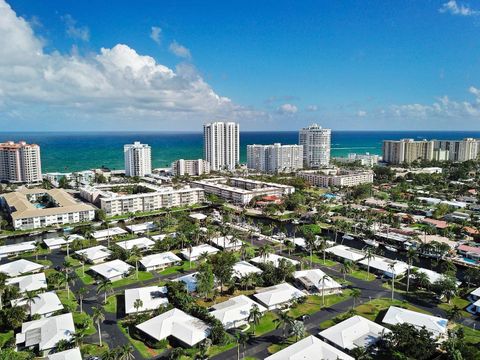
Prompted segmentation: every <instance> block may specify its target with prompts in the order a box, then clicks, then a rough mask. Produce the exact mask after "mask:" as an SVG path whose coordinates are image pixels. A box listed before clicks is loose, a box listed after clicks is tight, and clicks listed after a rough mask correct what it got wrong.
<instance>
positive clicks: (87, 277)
mask: <svg viewBox="0 0 480 360" xmlns="http://www.w3.org/2000/svg"><path fill="white" fill-rule="evenodd" d="M88 269H90V266H89V265H85V276H84V275H83V269H82V266H80V267H78V268H76V269H75V274H77V276H78V278H79V279H80V280H81V281H82V282H83V283H84V284H85V285H93V284H95V279H94V278H93V277H92V276H91V275H89V274H88V273H87V270H88Z"/></svg>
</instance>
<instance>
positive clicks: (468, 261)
mask: <svg viewBox="0 0 480 360" xmlns="http://www.w3.org/2000/svg"><path fill="white" fill-rule="evenodd" d="M463 261H464V262H466V263H469V264H476V263H477V260H473V259H469V258H463Z"/></svg>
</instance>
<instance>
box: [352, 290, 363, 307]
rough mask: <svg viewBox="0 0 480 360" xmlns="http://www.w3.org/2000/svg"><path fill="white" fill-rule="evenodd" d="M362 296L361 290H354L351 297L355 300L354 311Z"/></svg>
mask: <svg viewBox="0 0 480 360" xmlns="http://www.w3.org/2000/svg"><path fill="white" fill-rule="evenodd" d="M361 295H362V292H361V291H360V289H358V288H353V289H352V293H351V296H352V299H353V306H352V309H353V308H355V305H356V302H357V300H358V299H360V296H361Z"/></svg>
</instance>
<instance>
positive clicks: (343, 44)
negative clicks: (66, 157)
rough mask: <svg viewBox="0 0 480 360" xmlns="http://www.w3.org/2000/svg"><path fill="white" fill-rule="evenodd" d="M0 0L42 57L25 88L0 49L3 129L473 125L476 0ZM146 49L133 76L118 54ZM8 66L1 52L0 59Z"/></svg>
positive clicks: (477, 78) (479, 122)
mask: <svg viewBox="0 0 480 360" xmlns="http://www.w3.org/2000/svg"><path fill="white" fill-rule="evenodd" d="M3 1H4V0H0V2H3ZM7 3H8V5H9V6H10V7H11V9H10V10H5V9H4V11H6V14H7V15H8V17H9V18H10V20H11V23H10V22H9V25H8V26H9V29H10V31H9V32H8V33H9V34H11V35H12V37H14V36H15V34H16V31H17V30H18V29H17V28H16V27H17V25H18V28H19V29H20V28H21V29H20V30H22V31H25V26H26V27H30V29H31V31H32V33H31V34H30V35H29V36H31V37H32V38H33V40H32V39H30V40H31V42H35V41H38V43H39V44H37V45H35V46H32V47H30V48H26V49H24V51H25V54H27V53H28V51H37V52H38V51H39V49H40V51H41V52H42V56H41V59H39V60H38V63H36V66H35V69H36V71H37V70H38V68H39V66H40V67H43V71H41V73H39V74H37V75H36V76H35V79H29V81H28V84H29V85H28V87H29V88H30V89H35V90H37V91H38V93H36V94H32V91H29V92H28V93H27V94H23V93H21V92H20V91H19V90H18V89H13V85H12V84H8V81H12V79H11V78H10V79H6V80H5V79H4V80H3V81H4V82H7V84H6V85H4V86H3V87H2V79H1V74H2V71H1V67H2V63H1V61H0V90H1V89H3V93H2V92H1V91H0V100H2V96H3V97H4V98H5V100H4V101H3V107H2V102H1V101H0V113H1V112H3V113H4V114H5V115H6V118H7V119H12V120H13V121H10V122H9V124H7V125H6V127H7V129H8V130H24V129H34V130H41V129H47V130H64V128H63V127H65V126H68V127H69V128H71V129H77V130H89V129H100V130H109V129H111V128H112V127H115V128H116V129H125V130H128V129H138V128H141V129H145V130H149V129H158V130H170V129H171V130H191V129H193V128H197V127H198V128H200V126H201V123H203V122H205V121H209V120H216V119H232V120H235V121H239V122H240V123H241V124H242V128H244V129H251V130H257V129H260V130H268V129H272V128H275V129H279V130H293V129H297V128H298V127H299V126H303V125H305V124H307V123H309V122H311V121H317V122H318V123H320V124H322V125H324V126H329V127H332V128H334V129H360V130H367V129H375V130H382V129H389V130H390V129H459V130H460V129H480V100H479V99H480V91H479V90H477V88H480V71H479V62H480V40H479V38H480V37H479V30H480V26H479V25H480V1H475V2H473V1H472V2H468V3H467V2H460V1H418V0H417V1H333V0H332V1H278V0H277V1H170V2H166V1H142V0H137V1H135V2H131V1H65V0H63V1H48V0H45V1H27V0H10V1H7ZM8 5H6V6H8ZM12 13H13V15H12ZM6 18H7V16H0V26H2V22H3V21H5V19H6ZM22 18H23V19H24V20H25V21H26V23H25V24H23V25H22V24H20V25H22V26H20V25H19V24H16V22H19V21H20V22H21V19H22ZM154 29H155V30H154ZM20 30H18V31H20ZM27 32H28V30H27ZM1 41H2V40H0V45H1ZM118 44H123V45H125V46H126V47H124V48H118V47H116V46H117V45H118ZM1 48H3V47H0V49H1ZM102 48H104V49H107V50H112V51H111V52H109V53H108V54H103V55H104V57H108V64H111V63H112V62H114V63H115V66H116V67H115V69H116V72H115V73H118V71H120V72H121V73H122V74H123V75H124V76H123V77H122V81H125V82H119V80H118V79H112V76H116V75H112V74H113V73H114V72H113V70H112V68H111V67H110V68H109V67H108V66H110V65H106V61H104V60H105V58H104V57H102V58H99V56H101V55H102V51H101V49H102ZM130 50H131V51H130ZM132 51H133V52H135V54H133V53H132ZM10 52H11V53H14V52H15V50H12V49H11V50H10ZM0 54H1V50H0ZM7 55H8V54H7ZM22 55H24V54H22ZM142 56H149V57H151V58H153V59H154V61H155V64H153V65H152V64H151V63H149V64H148V65H147V68H148V71H147V72H148V73H149V75H148V76H147V79H145V77H144V71H143V70H138V72H137V73H135V74H134V75H132V76H133V78H132V77H130V75H128V74H130V72H129V70H128V69H126V66H125V64H131V62H132V61H133V62H134V63H135V64H138V63H143V60H144V59H143V58H141V57H142ZM12 57H13V55H12ZM72 58H74V59H75V63H74V64H72ZM113 58H115V59H117V60H118V59H120V58H121V61H120V60H119V61H120V62H121V65H119V64H118V61H117V60H115V61H113V60H112V59H113ZM142 59H143V60H142ZM78 63H81V64H82V66H81V67H82V69H81V70H78ZM52 64H53V65H52ZM99 64H100V65H99ZM15 65H16V63H15V62H14V61H12V62H9V63H4V64H3V68H4V71H5V72H7V71H8V68H9V67H10V68H11V67H13V66H15ZM28 66H33V64H22V68H23V67H28ZM88 66H91V67H92V68H91V71H94V70H95V75H93V76H92V77H91V79H98V80H96V81H98V82H99V83H101V84H104V85H105V86H102V88H101V89H100V88H99V89H97V88H95V91H93V92H92V91H91V89H92V88H91V86H93V85H92V84H87V85H86V84H85V82H84V80H85V78H90V76H89V75H88V71H90V70H89V69H88V68H87V67H88ZM118 66H120V67H119V68H117V67H118ZM135 66H136V65H135ZM155 66H162V68H163V67H164V68H166V69H168V70H171V71H172V74H173V75H172V76H173V77H175V83H174V84H172V83H170V82H171V81H170V80H171V76H170V75H169V77H168V79H169V81H167V82H165V81H164V78H162V80H161V81H160V80H159V79H158V78H157V77H156V75H155V74H157V70H158V68H156V67H155ZM51 69H53V70H52V73H53V74H55V75H52V76H51V77H50V78H49V77H48V76H46V75H45V74H51V72H50V71H46V70H51ZM155 69H157V70H155ZM78 71H80V72H81V77H80V76H79V74H78ZM97 72H99V73H97ZM22 74H23V73H22ZM65 74H68V76H67V75H65ZM125 74H127V75H125ZM152 74H153V75H152ZM65 76H67V78H68V79H67V80H65ZM145 76H146V75H145ZM30 80H31V81H30ZM62 81H64V82H63V83H62ZM65 81H66V82H67V83H68V84H69V85H71V86H69V87H68V90H67V91H66V90H65V89H64V88H63V87H64V86H65ZM144 81H148V85H145V86H143V85H138V84H139V83H140V82H144ZM199 84H200V85H199ZM9 85H10V86H9ZM111 85H112V86H111ZM137 86H139V87H137ZM112 87H113V88H116V89H117V90H118V91H117V93H113V91H112V90H111V88H112ZM77 88H78V91H77V90H75V89H77ZM119 89H121V90H124V89H125V91H120V90H119ZM126 89H128V90H129V91H126ZM40 90H41V91H40ZM66 93H68V96H67V95H66ZM2 94H3V95H2ZM142 94H144V97H142ZM56 97H61V98H62V100H61V101H60V100H59V101H58V102H56V101H53V100H52V99H54V98H56ZM77 98H78V99H81V100H80V101H77ZM146 103H148V106H145V104H146Z"/></svg>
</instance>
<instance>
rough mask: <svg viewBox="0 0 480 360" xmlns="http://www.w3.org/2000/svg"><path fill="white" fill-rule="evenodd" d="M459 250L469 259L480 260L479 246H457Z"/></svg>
mask: <svg viewBox="0 0 480 360" xmlns="http://www.w3.org/2000/svg"><path fill="white" fill-rule="evenodd" d="M457 252H458V253H459V254H460V255H462V256H463V257H466V258H467V259H472V260H476V261H480V247H478V246H469V245H460V246H459V247H457Z"/></svg>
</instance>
